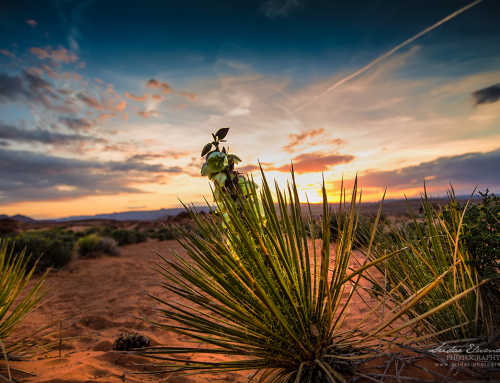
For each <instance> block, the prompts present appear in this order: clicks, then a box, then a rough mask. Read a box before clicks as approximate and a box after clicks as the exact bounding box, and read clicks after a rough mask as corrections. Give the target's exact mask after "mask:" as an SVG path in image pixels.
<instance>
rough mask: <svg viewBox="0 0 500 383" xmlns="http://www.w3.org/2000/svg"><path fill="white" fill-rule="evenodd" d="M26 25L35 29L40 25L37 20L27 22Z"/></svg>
mask: <svg viewBox="0 0 500 383" xmlns="http://www.w3.org/2000/svg"><path fill="white" fill-rule="evenodd" d="M26 24H28V25H29V26H31V27H33V28H36V26H37V25H38V23H37V22H36V21H35V20H32V19H28V20H26Z"/></svg>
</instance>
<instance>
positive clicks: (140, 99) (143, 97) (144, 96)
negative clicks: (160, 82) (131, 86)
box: [124, 92, 148, 102]
mask: <svg viewBox="0 0 500 383" xmlns="http://www.w3.org/2000/svg"><path fill="white" fill-rule="evenodd" d="M124 93H125V97H127V98H131V99H132V100H135V101H139V102H142V101H146V100H147V99H148V95H147V94H143V95H142V96H135V95H133V94H131V93H129V92H124Z"/></svg>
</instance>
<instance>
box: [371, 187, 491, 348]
mask: <svg viewBox="0 0 500 383" xmlns="http://www.w3.org/2000/svg"><path fill="white" fill-rule="evenodd" d="M448 197H449V201H448V204H447V208H446V219H444V218H443V214H441V213H440V212H439V211H438V210H437V209H436V207H435V206H433V204H432V203H431V201H430V200H429V198H428V196H427V193H426V192H425V191H424V194H423V195H422V209H423V211H422V213H421V216H420V217H417V216H416V215H415V214H414V213H413V211H412V209H411V207H410V205H409V203H408V207H409V212H410V215H411V224H403V225H396V224H393V223H391V221H390V220H387V219H386V220H383V221H384V225H382V226H381V227H379V229H378V230H377V231H376V235H375V237H374V245H373V248H372V252H371V253H370V254H369V256H368V258H369V259H370V260H376V259H380V258H381V257H383V256H384V255H385V254H386V253H388V252H394V251H397V250H398V249H403V248H405V249H406V250H404V251H402V252H400V253H399V254H397V256H395V257H394V258H393V259H389V260H387V261H386V262H385V263H384V264H378V265H377V268H378V269H379V271H380V273H382V274H383V275H384V276H385V282H384V287H385V289H380V288H379V286H377V285H378V283H375V286H376V287H375V290H376V291H373V293H374V294H373V295H375V296H376V297H377V298H378V299H381V300H382V299H383V300H384V301H385V302H386V303H387V305H388V306H390V307H392V308H396V307H398V306H399V305H400V302H404V301H405V300H407V299H411V297H413V296H415V295H416V294H418V293H419V292H420V291H422V290H423V289H425V288H426V287H427V286H428V285H429V284H430V283H432V282H433V281H435V280H437V279H438V278H439V277H440V276H443V277H442V278H441V282H440V283H439V284H438V285H437V286H436V287H435V288H434V289H433V290H432V291H431V292H430V293H429V294H428V295H427V296H426V297H425V298H424V299H422V300H421V301H420V302H419V304H417V305H415V306H414V307H412V309H411V310H408V311H407V313H406V320H408V321H410V322H411V321H414V319H415V318H418V317H420V316H421V315H422V314H423V313H426V312H429V311H431V310H437V309H438V308H439V307H440V306H441V305H445V304H446V302H449V301H450V300H454V303H453V304H451V305H448V306H447V307H445V308H444V309H442V310H440V311H439V312H438V313H436V314H435V315H432V316H430V317H428V318H426V319H425V320H423V321H419V322H416V321H415V322H414V323H413V325H412V328H413V331H414V333H415V334H417V337H418V339H420V340H421V341H424V342H427V343H428V342H435V343H442V342H459V343H460V342H465V340H470V339H478V338H488V337H491V336H494V334H495V333H496V332H497V331H498V327H497V324H496V323H497V314H496V312H495V311H494V307H493V306H492V305H490V304H488V302H487V300H485V294H484V287H486V286H485V285H486V283H487V280H483V279H482V278H481V277H480V275H479V274H478V271H477V270H476V268H475V267H474V265H473V263H472V262H471V259H472V257H471V254H470V252H469V251H468V250H467V247H466V246H465V244H464V242H463V240H462V232H463V219H464V214H465V212H466V210H467V209H466V206H463V208H462V209H458V206H459V204H458V203H457V201H456V197H455V194H454V192H453V189H451V190H450V192H449V195H448ZM424 229H425V230H424ZM478 287H480V288H478ZM471 291H472V292H471ZM468 292H471V293H470V294H469V293H468Z"/></svg>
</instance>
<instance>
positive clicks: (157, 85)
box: [146, 78, 174, 94]
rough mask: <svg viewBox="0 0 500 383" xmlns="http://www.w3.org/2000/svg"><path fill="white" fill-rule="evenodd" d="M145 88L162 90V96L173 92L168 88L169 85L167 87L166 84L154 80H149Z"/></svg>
mask: <svg viewBox="0 0 500 383" xmlns="http://www.w3.org/2000/svg"><path fill="white" fill-rule="evenodd" d="M146 86H147V87H148V88H160V87H161V88H162V93H163V94H167V93H169V92H173V91H174V90H173V89H172V88H171V87H170V85H168V84H167V83H166V82H160V81H158V80H156V79H154V78H152V79H151V80H149V81H148V82H147V83H146Z"/></svg>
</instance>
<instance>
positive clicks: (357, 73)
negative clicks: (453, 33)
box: [295, 0, 483, 112]
mask: <svg viewBox="0 0 500 383" xmlns="http://www.w3.org/2000/svg"><path fill="white" fill-rule="evenodd" d="M481 1H483V0H476V1H474V2H473V3H470V4H469V5H466V6H465V7H463V8H460V9H459V10H458V11H455V12H453V13H452V14H451V15H449V16H446V17H445V18H444V19H442V20H440V21H438V22H437V23H436V24H434V25H432V26H430V27H429V28H426V29H424V30H423V31H422V32H420V33H417V34H416V35H415V36H413V37H411V38H409V39H408V40H406V41H404V42H402V43H401V44H399V45H398V46H396V47H394V48H392V49H391V50H390V51H389V52H387V53H386V54H384V55H382V56H380V57H378V58H376V59H375V60H373V61H372V62H371V63H369V64H368V65H367V66H365V67H363V68H361V69H360V70H358V71H356V72H354V73H353V74H350V75H349V76H347V77H345V78H343V79H342V80H340V81H339V82H337V83H335V84H333V85H332V86H331V87H329V88H328V89H327V90H325V91H324V92H323V93H321V94H319V95H317V96H316V97H313V98H311V99H310V100H309V101H306V102H305V103H304V104H302V105H301V106H299V107H298V108H297V109H295V112H298V111H299V110H301V109H302V108H303V107H305V106H307V105H309V104H310V103H311V102H313V101H316V100H317V99H318V98H320V97H323V96H324V95H325V94H327V93H328V92H330V91H332V90H334V89H335V88H338V87H339V86H340V85H342V84H343V83H345V82H347V81H349V80H350V79H352V78H354V77H356V76H357V75H359V74H361V73H363V72H365V71H367V70H368V69H370V68H371V67H372V66H374V65H375V64H377V63H379V62H380V61H382V60H384V59H386V58H387V57H389V56H390V55H392V54H393V53H395V52H397V51H398V50H400V49H401V48H403V47H404V46H406V45H408V44H410V43H411V42H413V41H415V40H416V39H418V38H419V37H420V36H422V35H425V34H426V33H427V32H430V31H432V30H433V29H434V28H437V27H439V26H440V25H441V24H443V23H445V22H447V21H448V20H451V19H453V18H454V17H455V16H457V15H459V14H461V13H462V12H463V11H466V10H467V9H469V8H471V7H473V6H474V5H476V4H478V3H480V2H481Z"/></svg>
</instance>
